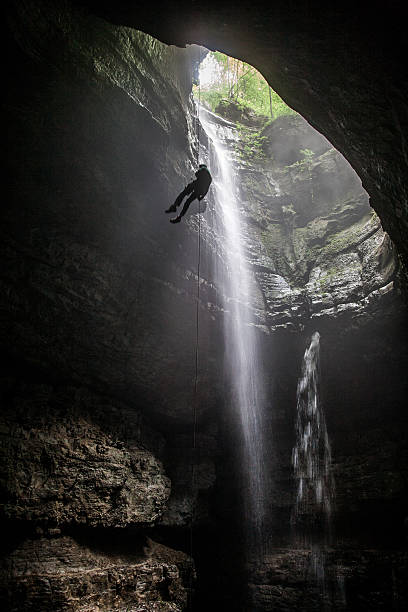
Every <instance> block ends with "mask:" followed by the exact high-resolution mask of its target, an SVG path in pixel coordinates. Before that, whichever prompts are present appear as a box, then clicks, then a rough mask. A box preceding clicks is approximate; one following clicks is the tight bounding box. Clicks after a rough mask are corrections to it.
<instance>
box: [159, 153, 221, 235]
mask: <svg viewBox="0 0 408 612" xmlns="http://www.w3.org/2000/svg"><path fill="white" fill-rule="evenodd" d="M195 175H196V180H195V181H192V182H191V183H189V184H188V185H187V187H186V188H185V189H183V191H182V192H181V193H180V194H179V195H178V196H177V198H176V201H175V202H174V204H172V205H171V206H170V208H168V209H167V210H166V213H171V212H176V210H177V206H180V204H181V202H182V201H183V198H184V197H185V196H186V195H189V194H191V195H190V197H189V198H187V200H186V201H185V202H184V206H183V209H182V211H181V213H180V214H179V215H178V216H177V217H174V218H173V219H170V223H180V221H181V217H184V215H185V214H186V212H187V210H188V207H189V206H190V204H191V202H192V201H193V200H195V199H196V198H197V200H198V201H199V202H200V201H201V200H202V199H203V198H204V197H205V195H206V194H207V191H208V190H209V188H210V185H211V181H212V177H211V174H210V171H209V170H208V168H207V166H206V165H205V164H200V165H199V167H198V170H197V172H196V173H195Z"/></svg>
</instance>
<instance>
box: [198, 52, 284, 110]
mask: <svg viewBox="0 0 408 612" xmlns="http://www.w3.org/2000/svg"><path fill="white" fill-rule="evenodd" d="M201 66H202V67H201V71H200V72H201V75H202V76H201V79H200V80H201V86H200V87H198V86H197V85H195V86H194V88H193V92H194V95H195V96H196V97H197V98H198V96H200V99H201V101H202V102H206V103H207V104H208V105H209V106H210V108H211V110H212V111H215V109H216V107H217V106H218V105H219V104H220V102H221V101H225V102H228V101H230V102H234V103H235V104H236V105H237V106H238V107H240V108H242V110H246V109H248V110H251V111H253V112H254V113H255V114H256V115H260V116H264V117H265V118H267V117H269V118H270V119H276V117H279V116H281V115H294V114H296V113H295V111H294V110H292V109H291V108H290V107H289V106H287V104H285V102H284V101H283V100H282V98H281V97H280V96H279V95H278V94H277V93H276V92H275V91H273V89H271V88H270V87H269V85H268V83H267V82H266V80H265V79H264V77H263V76H262V75H261V73H260V72H258V71H257V70H256V68H254V67H253V66H250V65H249V64H246V63H245V62H241V61H240V60H238V59H234V58H232V57H228V55H224V54H223V53H220V52H219V51H214V52H213V51H211V52H210V53H209V54H208V55H207V56H206V58H205V60H204V62H203V63H202V65H201ZM204 76H205V77H206V78H203V77H204Z"/></svg>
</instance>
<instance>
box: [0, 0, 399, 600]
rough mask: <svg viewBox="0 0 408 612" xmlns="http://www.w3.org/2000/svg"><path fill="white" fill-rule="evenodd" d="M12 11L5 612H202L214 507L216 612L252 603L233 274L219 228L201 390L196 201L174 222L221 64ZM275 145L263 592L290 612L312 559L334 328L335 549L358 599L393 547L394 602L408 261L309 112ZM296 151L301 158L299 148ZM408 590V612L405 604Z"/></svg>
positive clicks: (241, 158)
mask: <svg viewBox="0 0 408 612" xmlns="http://www.w3.org/2000/svg"><path fill="white" fill-rule="evenodd" d="M117 7H118V8H119V7H120V3H118V5H117ZM149 10H150V8H149ZM7 15H8V20H7V27H6V26H4V28H5V34H4V41H5V43H6V46H7V52H8V56H9V57H11V58H13V62H10V65H9V66H8V68H9V70H8V71H7V74H6V76H7V87H6V94H5V105H4V116H5V117H6V120H7V134H8V142H7V147H8V148H7V151H8V158H7V160H6V161H7V163H6V170H7V172H6V188H7V189H6V190H5V195H6V197H5V198H4V203H3V207H2V211H1V220H2V231H3V235H2V238H3V240H2V245H1V251H2V259H3V266H2V272H1V283H2V292H1V297H0V309H1V311H0V312H1V317H0V341H1V346H2V349H3V356H4V358H5V362H6V367H4V368H3V370H2V374H1V378H2V385H1V392H2V399H3V410H2V415H1V419H2V420H1V430H0V433H1V436H2V448H3V451H2V452H3V453H4V454H3V457H2V465H3V469H2V493H3V495H2V519H3V522H4V529H3V534H4V536H3V541H4V543H5V547H4V555H3V559H2V605H3V608H4V609H8V608H9V609H11V610H14V609H15V610H17V609H18V610H35V609H41V610H42V609H44V610H47V609H50V610H64V609H65V610H81V611H82V612H85V611H87V610H97V609H106V610H108V609H118V610H126V609H128V610H132V609H133V610H135V612H136V610H137V611H140V610H144V609H145V610H160V611H167V610H180V611H181V610H183V609H185V608H186V605H187V599H188V596H189V593H190V589H191V586H192V579H193V573H194V571H193V567H192V562H191V559H190V557H189V555H188V554H187V553H190V552H191V548H190V530H189V526H190V522H191V519H192V508H194V510H195V516H194V519H195V532H194V547H195V549H194V562H195V564H196V568H197V580H198V582H197V589H198V593H199V594H198V596H197V597H196V600H195V602H194V605H195V608H196V609H197V610H208V609H210V608H213V609H220V610H229V609H230V610H238V609H240V608H243V607H244V605H245V604H244V603H243V602H244V601H245V597H246V595H247V593H246V579H247V578H248V574H247V573H246V569H245V568H244V567H243V562H244V555H243V550H242V523H241V509H242V506H241V502H242V500H241V484H242V483H241V482H240V475H239V462H240V452H239V450H240V449H239V445H238V444H237V440H239V433H238V432H237V429H236V419H235V417H234V413H233V407H232V409H231V407H229V406H226V405H225V402H224V392H225V389H224V381H223V377H222V376H221V375H220V372H222V363H223V362H222V359H223V355H222V353H223V347H222V343H221V342H220V338H221V325H222V313H221V312H220V309H219V307H218V305H217V304H218V294H219V292H220V291H221V290H222V288H220V287H217V286H215V284H214V282H213V280H212V274H211V266H212V261H213V259H212V258H213V255H214V253H215V254H216V253H217V244H218V241H219V240H220V237H217V236H214V233H213V232H212V229H211V226H210V223H209V221H208V218H209V215H208V214H207V215H203V216H202V219H201V232H202V234H201V236H202V243H201V248H202V252H201V256H202V260H201V274H200V302H199V381H198V382H199V385H198V389H199V391H198V395H197V396H195V395H194V381H195V349H196V296H197V280H198V279H197V246H198V244H197V230H198V219H197V215H196V214H195V213H196V211H194V209H193V210H192V214H191V215H189V217H188V218H187V219H186V220H185V222H184V220H183V223H182V224H180V225H179V226H177V227H173V226H172V225H170V224H169V223H168V217H167V216H166V215H164V213H163V211H164V209H165V208H166V207H167V206H168V204H169V202H171V201H172V200H173V198H174V196H175V195H176V193H178V192H179V190H180V187H181V186H183V185H184V184H185V182H186V181H188V180H190V178H191V176H192V171H193V168H194V166H195V164H196V159H197V158H196V155H197V143H196V140H195V137H194V132H195V129H196V123H195V121H196V120H195V117H194V110H193V106H192V102H191V98H190V90H191V78H192V73H193V71H194V69H195V66H196V64H197V50H196V49H194V48H189V49H187V50H183V49H177V48H174V47H173V48H168V47H165V46H164V45H163V44H162V43H159V42H158V41H155V40H154V39H152V38H151V37H150V36H148V35H144V34H142V33H140V32H136V31H134V30H130V29H127V28H122V27H117V26H113V25H111V24H109V23H107V22H105V21H103V20H102V19H98V18H96V17H94V16H92V15H89V14H88V13H86V12H83V11H82V10H79V9H77V8H74V5H72V4H71V3H69V2H65V1H62V0H61V2H57V3H56V2H53V3H51V2H47V1H42V0H38V1H35V2H34V1H33V2H31V1H27V2H24V3H21V2H18V3H10V4H9V6H8V14H7ZM163 15H164V14H162V15H161V17H160V18H161V19H162V18H163V19H164V17H163ZM290 121H292V122H293V124H291V123H290ZM257 129H259V127H258V128H257ZM284 130H285V131H286V135H285V131H284ZM263 136H265V138H264V140H263V143H264V145H263V148H262V150H256V151H250V152H249V154H248V156H246V154H244V153H243V151H242V150H241V151H240V149H239V147H238V149H237V151H236V160H237V166H238V172H239V176H240V181H241V195H242V199H243V204H244V205H243V211H242V212H243V214H245V215H246V218H247V233H246V238H247V244H248V250H249V256H250V258H251V261H252V264H253V269H254V273H255V274H254V278H255V279H256V283H254V296H253V297H254V309H255V311H256V313H257V316H258V326H259V333H260V336H261V337H262V346H263V358H264V360H265V362H266V363H267V365H268V371H269V372H270V373H271V376H270V381H269V396H270V406H269V407H268V421H267V423H266V426H265V427H266V434H267V436H268V437H269V439H270V445H269V446H268V449H267V457H266V461H268V465H269V466H270V485H269V486H270V512H269V516H270V524H269V531H268V538H270V539H271V542H272V543H273V545H274V547H275V548H274V551H271V550H270V551H269V556H271V555H272V557H274V559H272V561H271V559H270V558H268V559H265V560H264V561H265V564H264V565H263V566H262V567H260V568H257V569H256V572H255V573H254V570H252V569H251V571H250V572H249V573H250V585H252V586H250V592H251V593H252V595H251V596H252V599H253V601H255V600H256V601H258V602H261V603H259V607H260V609H264V610H268V609H270V608H271V606H274V609H279V606H278V599H277V597H278V596H279V592H282V590H283V586H282V584H284V585H286V586H287V580H289V581H291V580H295V581H296V584H298V585H299V584H300V585H301V586H302V584H303V583H302V581H301V580H297V579H296V576H297V574H296V572H295V573H294V574H291V575H290V576H288V573H285V572H287V569H286V570H285V571H283V570H284V568H285V567H286V568H288V567H289V568H290V567H291V562H288V555H289V557H290V558H293V555H295V557H296V555H297V553H294V552H293V551H291V549H290V545H289V542H290V540H289V537H288V533H289V525H288V521H289V518H288V517H289V514H290V508H291V504H292V501H293V499H292V485H293V481H292V475H291V467H290V452H291V447H292V444H293V424H294V409H295V397H294V396H295V390H296V379H297V376H298V368H299V366H300V362H301V357H302V354H303V351H304V348H305V345H306V339H307V335H308V333H309V331H310V330H311V329H312V328H313V329H314V328H315V327H318V328H319V330H320V331H321V332H322V354H323V355H324V364H325V365H324V372H323V378H324V380H325V381H326V382H325V393H326V397H327V404H328V409H327V422H328V427H329V434H330V435H331V436H332V437H333V447H334V457H335V471H336V480H337V482H338V491H339V493H338V503H339V510H338V515H337V518H336V525H337V527H338V528H339V531H340V533H341V534H342V537H343V538H344V540H345V541H346V540H347V541H348V542H349V543H350V545H349V547H348V548H347V546H344V547H342V546H339V550H337V551H335V552H334V553H333V558H334V559H336V563H337V560H338V559H342V561H341V563H343V565H344V567H345V568H346V569H345V570H344V572H343V573H344V576H345V583H346V590H347V589H348V590H349V592H350V593H351V592H354V593H355V592H358V581H359V577H361V571H362V570H361V562H359V559H362V558H363V552H362V551H363V550H365V548H364V547H365V544H366V542H368V544H369V546H370V547H371V550H374V551H375V552H374V553H373V554H372V555H371V556H370V559H372V563H371V561H370V563H368V562H367V564H366V565H365V566H364V567H370V568H371V569H370V571H369V572H368V574H367V576H368V578H367V585H368V586H367V589H373V584H374V583H375V572H376V571H377V569H378V568H380V569H381V567H382V565H381V564H379V565H378V559H379V558H380V557H381V550H382V549H381V546H380V544H381V545H383V544H382V543H380V542H379V541H378V539H377V538H376V536H375V533H374V532H375V527H376V525H378V523H379V522H381V516H382V513H383V512H384V511H385V516H386V525H387V526H388V528H389V527H390V525H392V526H395V530H391V531H392V537H391V536H390V539H388V538H387V537H385V543H386V544H384V547H385V546H386V545H387V546H389V547H393V550H394V549H395V550H394V552H393V553H392V555H391V554H390V556H389V558H390V559H391V557H392V559H394V561H392V562H391V561H390V563H388V565H387V564H386V567H387V568H388V569H387V571H388V570H389V569H390V568H391V569H394V570H395V571H394V573H395V572H396V574H395V575H396V576H397V578H396V579H395V581H394V582H395V584H397V585H399V584H400V583H401V584H402V582H403V580H402V578H401V579H400V574H402V575H403V568H404V564H403V562H402V561H399V559H400V558H401V557H402V552H401V548H402V545H401V538H402V536H401V533H402V525H403V520H404V517H405V506H404V501H403V500H404V496H405V493H406V484H405V483H406V476H405V472H404V470H403V469H402V467H401V466H402V464H403V458H404V457H405V454H404V453H405V452H406V443H405V442H404V436H403V434H402V432H404V428H405V426H406V417H405V411H404V409H403V408H404V401H403V398H404V397H405V396H406V392H407V389H406V382H405V371H406V364H407V363H408V360H407V351H406V346H407V339H406V333H405V335H404V332H403V330H404V329H405V330H406V325H405V324H406V319H404V315H403V312H402V309H401V304H400V302H399V301H398V299H397V297H396V295H395V291H393V290H391V287H392V283H393V281H394V279H395V278H396V275H397V274H398V273H399V269H398V266H397V265H396V258H395V257H394V251H393V247H392V245H391V243H390V242H389V241H388V238H387V237H386V235H385V234H384V233H383V231H382V229H381V228H380V226H379V223H378V220H377V219H376V217H375V216H374V215H373V214H372V212H371V210H370V209H369V207H368V203H367V196H366V195H365V194H364V192H363V190H362V187H361V183H360V181H359V180H358V179H356V178H355V177H354V175H351V174H350V169H349V166H348V164H347V163H346V162H345V161H344V160H343V159H341V158H340V156H339V154H338V153H336V152H335V151H334V150H333V149H332V148H331V147H330V146H329V145H328V143H327V141H325V139H323V138H321V137H320V136H318V135H316V134H315V133H314V132H312V131H311V130H310V127H309V126H308V125H307V124H306V123H305V122H304V121H303V120H301V119H299V118H297V119H293V120H289V123H288V122H286V124H285V122H284V121H278V122H274V123H273V124H272V125H271V126H270V127H268V128H265V132H264V133H263ZM243 139H244V142H245V135H243ZM282 140H285V141H286V140H289V141H290V147H289V149H288V148H287V147H286V148H285V152H286V153H285V156H282V151H283V147H282V146H281V141H282ZM202 146H203V148H204V147H205V146H206V143H205V138H203V139H202ZM306 150H311V151H313V155H310V154H309V153H306V154H304V153H303V154H302V153H301V151H306ZM328 184H329V185H330V188H328ZM344 184H347V193H344V190H343V185H344ZM312 185H313V188H311V187H312ZM209 206H210V203H209ZM293 332H296V333H293ZM339 381H340V382H339ZM339 388H340V389H341V392H339ZM194 402H197V403H194ZM194 405H195V406H196V407H197V419H198V421H197V422H198V432H197V438H196V449H195V453H194V456H193V454H192V450H191V445H192V422H193V414H194V412H193V407H194ZM384 432H386V436H385V437H386V440H387V441H386V443H385V442H384V437H383V436H384ZM379 446H380V447H381V452H377V447H379ZM193 462H194V464H195V476H196V477H195V487H193V486H192V481H191V478H190V476H191V466H192V463H193ZM351 500H352V501H353V503H351ZM367 516H369V517H370V520H369V521H367V520H365V519H366V517H367ZM364 523H368V526H369V529H368V531H369V533H368V535H367V539H366V542H362V541H361V538H360V531H361V529H362V526H363V524H364ZM386 531H387V530H386ZM278 536H280V537H281V540H279V537H278ZM159 542H160V543H159ZM271 542H269V545H271ZM280 543H282V546H283V548H284V549H285V550H286V551H287V552H285V553H284V554H283V553H282V550H281V549H280V548H278V546H279V544H280ZM285 547H286V548H285ZM288 547H289V550H288ZM180 551H183V552H180ZM347 551H349V552H347ZM350 551H351V552H350ZM353 551H354V552H353ZM364 554H365V553H364ZM302 555H303V556H304V554H303V553H299V555H298V557H297V558H299V556H300V557H302ZM347 555H348V556H347ZM271 563H272V565H273V567H274V568H275V570H276V571H275V570H274V571H275V574H273V572H272V573H271ZM339 563H340V562H339ZM384 563H385V562H384ZM370 564H371V565H370ZM376 568H377V569H376ZM390 571H391V570H390ZM370 572H371V573H370ZM285 576H288V579H287V580H286V577H285ZM372 576H374V578H373V577H372ZM364 580H365V578H364ZM387 580H388V579H387ZM353 581H354V582H353ZM193 582H194V580H193ZM391 583H392V581H391ZM274 584H275V585H276V589H275V590H274V593H275V595H276V596H275V595H274V596H273V597H272V596H271V590H272V591H273V588H272V587H273V585H274ZM392 584H394V583H392ZM353 585H357V586H353ZM286 586H285V588H286ZM388 587H389V581H386V586H385V587H384V589H385V590H384V589H383V591H381V592H380V594H379V595H378V597H377V599H376V600H375V601H376V604H375V605H376V606H377V608H375V606H374V604H372V601H373V599H371V600H370V599H368V600H367V601H371V604H372V608H371V609H372V610H373V609H379V610H380V609H381V605H384V606H385V605H389V602H390V596H389V588H388ZM353 589H354V591H353ZM299 590H300V589H298V590H297V591H296V592H295V591H293V598H292V603H293V601H294V599H296V597H299ZM393 592H394V591H393ZM396 592H397V593H398V597H399V598H400V601H401V602H404V597H405V595H404V592H403V590H402V587H401V589H400V587H399V586H398V588H397V590H396ZM383 593H387V595H383ZM313 597H315V596H314V595H313ZM254 598H255V599H254ZM381 598H383V599H381ZM289 599H290V598H289ZM287 601H288V600H287V599H285V598H282V599H281V603H280V604H279V605H281V609H282V610H283V609H285V605H286V608H287V607H288V605H289V604H287V603H286V602H287ZM311 601H312V603H311V604H310V609H313V605H314V603H313V602H314V601H315V600H314V599H313V598H312V600H311ZM382 601H383V602H384V601H385V602H386V604H381V602H382ZM371 604H370V605H371ZM254 605H255V604H254ZM256 605H258V603H257V604H256ZM364 605H365V604H364ZM367 605H368V604H367ZM355 609H359V608H358V605H357V604H356V605H355ZM361 609H365V608H364V607H361ZM366 609H367V608H366ZM383 609H386V608H384V607H383Z"/></svg>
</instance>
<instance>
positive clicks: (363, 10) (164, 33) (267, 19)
mask: <svg viewBox="0 0 408 612" xmlns="http://www.w3.org/2000/svg"><path fill="white" fill-rule="evenodd" d="M77 1H78V3H79V4H81V5H83V6H86V7H87V8H88V9H89V10H91V11H92V12H95V13H97V14H98V15H100V16H102V17H104V18H105V19H108V20H110V21H112V22H114V23H118V24H123V25H128V26H132V27H134V28H137V29H140V30H143V31H145V32H147V33H149V34H151V35H153V36H155V37H157V38H159V39H160V40H162V41H164V42H166V43H168V44H175V45H181V46H184V45H185V44H188V43H198V44H202V45H205V46H206V47H208V48H210V49H219V50H222V51H224V52H225V53H228V54H229V55H232V56H235V57H239V58H241V59H243V60H245V61H247V62H249V63H251V64H252V65H254V66H256V67H257V68H258V69H259V70H260V71H261V72H262V73H263V74H264V76H265V77H266V78H267V80H268V81H269V83H270V84H271V85H272V87H273V88H274V89H276V91H278V92H279V94H280V95H281V96H282V97H283V98H284V99H285V100H286V102H287V103H288V104H289V105H291V106H292V107H293V108H295V109H296V110H297V111H298V112H300V113H301V114H302V115H303V116H304V117H305V118H306V119H307V120H308V121H309V122H310V123H311V124H312V125H313V126H314V127H315V128H316V129H318V130H319V131H320V132H322V133H323V134H325V136H326V137H327V138H328V139H329V140H330V141H331V142H332V143H333V145H334V146H335V147H336V148H337V149H338V150H340V151H341V152H342V153H343V154H344V155H345V156H346V158H347V159H348V160H349V161H350V163H351V164H352V165H353V167H354V168H355V169H356V171H357V172H358V174H359V175H360V177H361V179H362V181H363V185H364V187H365V188H366V190H367V191H368V193H369V194H370V196H371V204H372V206H373V207H374V209H375V210H376V211H377V212H378V214H379V216H380V218H381V219H382V223H383V226H384V229H386V230H387V231H388V233H389V234H390V236H391V238H392V239H393V241H394V243H395V244H396V245H397V247H398V250H399V252H400V254H401V256H402V259H403V261H404V262H405V264H407V263H408V242H407V240H406V234H407V230H408V191H407V180H406V179H407V175H408V168H407V164H408V157H407V155H408V153H407V147H408V143H407V140H406V134H407V128H408V86H407V78H406V77H407V70H406V56H407V38H406V32H405V24H406V19H405V10H406V9H405V6H406V3H403V2H398V1H396V2H392V3H390V5H388V6H385V5H384V4H383V3H382V4H380V3H379V2H378V3H377V2H361V1H360V2H349V1H348V0H346V1H343V2H341V3H340V2H320V1H319V0H318V1H313V2H311V1H310V0H275V1H274V2H266V1H262V0H244V1H241V2H239V3H238V2H230V1H225V0H224V1H223V0H217V1H215V0H205V1H204V2H198V1H197V2H195V1H194V0H179V1H177V2H176V1H174V0H173V1H172V0H170V1H169V0H156V2H154V3H148V2H137V1H136V0H115V1H113V0H112V1H106V2H95V1H93V0H90V1H87V0H85V1H81V0H77Z"/></svg>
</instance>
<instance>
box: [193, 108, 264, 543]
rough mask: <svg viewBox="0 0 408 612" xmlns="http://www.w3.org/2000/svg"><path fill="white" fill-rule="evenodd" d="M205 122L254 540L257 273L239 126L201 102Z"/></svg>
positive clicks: (258, 447) (257, 530) (228, 359)
mask: <svg viewBox="0 0 408 612" xmlns="http://www.w3.org/2000/svg"><path fill="white" fill-rule="evenodd" d="M200 118H201V124H202V126H203V128H204V130H205V132H206V134H207V136H208V138H209V165H210V170H211V173H212V176H213V187H212V192H213V197H214V219H213V223H214V226H215V229H216V232H215V233H216V235H217V236H221V237H222V242H221V244H220V250H221V251H222V253H221V258H222V260H223V265H222V266H219V267H218V271H217V272H216V276H217V284H218V286H220V287H222V294H223V304H222V308H223V309H224V311H225V316H224V321H225V322H224V334H225V367H226V374H227V377H228V379H229V384H230V388H231V401H232V405H233V408H234V410H237V412H238V413H239V418H240V422H241V429H242V437H243V442H242V446H243V448H242V464H243V478H244V482H245V484H244V487H245V497H246V499H245V504H246V527H247V533H248V546H249V547H250V548H254V547H255V548H258V547H259V545H260V543H261V541H262V522H263V515H264V495H265V493H264V475H263V474H264V467H263V458H262V449H263V444H262V409H263V389H262V380H263V375H262V371H261V363H260V358H259V348H258V344H257V337H256V334H257V331H256V329H255V327H254V326H253V320H252V319H253V317H252V315H251V308H250V301H251V293H253V285H252V283H254V282H255V281H254V278H253V275H252V274H251V272H250V270H249V266H248V263H247V257H246V253H245V247H244V240H243V235H242V229H243V228H242V226H241V221H240V210H239V205H240V202H239V196H238V189H237V186H236V183H235V180H234V174H233V164H232V161H231V158H230V155H231V152H230V150H229V149H228V147H226V146H225V142H226V141H231V140H232V141H233V140H234V139H235V140H236V133H235V132H234V129H233V128H234V126H233V125H232V124H228V122H224V121H222V120H220V119H219V118H217V117H216V116H215V115H213V114H212V113H210V112H209V111H206V110H205V109H204V108H203V107H201V108H200Z"/></svg>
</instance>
